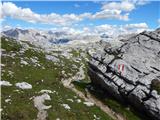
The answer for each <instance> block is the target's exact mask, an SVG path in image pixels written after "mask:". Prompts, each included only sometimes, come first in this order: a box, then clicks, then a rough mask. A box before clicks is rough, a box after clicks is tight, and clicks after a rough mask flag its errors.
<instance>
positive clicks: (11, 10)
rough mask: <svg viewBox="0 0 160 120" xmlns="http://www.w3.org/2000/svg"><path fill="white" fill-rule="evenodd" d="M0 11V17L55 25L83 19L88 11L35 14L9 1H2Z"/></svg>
mask: <svg viewBox="0 0 160 120" xmlns="http://www.w3.org/2000/svg"><path fill="white" fill-rule="evenodd" d="M1 9H2V13H1V17H2V18H3V17H5V16H10V17H12V18H14V19H21V20H24V21H27V22H32V23H37V22H40V23H46V24H56V25H68V24H71V23H74V22H78V21H81V20H83V19H84V18H85V17H86V15H88V13H84V14H80V15H75V14H64V15H59V14H56V13H51V14H37V13H34V12H33V11H32V10H31V9H29V8H21V7H17V6H16V5H15V4H13V3H11V2H4V3H3V5H2V6H1Z"/></svg>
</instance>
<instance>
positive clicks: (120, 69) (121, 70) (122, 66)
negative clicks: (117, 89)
mask: <svg viewBox="0 0 160 120" xmlns="http://www.w3.org/2000/svg"><path fill="white" fill-rule="evenodd" d="M118 72H120V74H122V73H123V72H124V64H118Z"/></svg>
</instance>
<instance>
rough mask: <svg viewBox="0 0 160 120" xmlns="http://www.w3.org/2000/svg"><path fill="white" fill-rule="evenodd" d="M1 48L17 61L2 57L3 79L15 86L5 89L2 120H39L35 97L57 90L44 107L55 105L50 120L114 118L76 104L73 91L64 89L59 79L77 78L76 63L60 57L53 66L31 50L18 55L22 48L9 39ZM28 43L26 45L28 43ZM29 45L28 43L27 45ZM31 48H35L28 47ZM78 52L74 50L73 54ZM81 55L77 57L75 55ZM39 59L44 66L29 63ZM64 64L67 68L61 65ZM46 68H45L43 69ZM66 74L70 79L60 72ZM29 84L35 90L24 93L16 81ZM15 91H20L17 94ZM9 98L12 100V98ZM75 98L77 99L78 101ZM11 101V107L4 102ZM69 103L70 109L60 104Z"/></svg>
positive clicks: (98, 110)
mask: <svg viewBox="0 0 160 120" xmlns="http://www.w3.org/2000/svg"><path fill="white" fill-rule="evenodd" d="M1 43H2V48H3V49H5V50H6V51H5V52H3V54H7V55H10V54H11V53H15V54H16V55H15V56H14V58H12V57H10V56H2V60H1V62H2V64H4V65H5V66H4V67H2V80H6V81H9V82H10V83H11V84H13V86H10V87H5V86H2V94H1V98H2V100H1V102H2V109H3V111H2V119H3V120H33V119H36V116H37V113H38V111H37V109H36V108H35V107H34V105H33V99H31V98H32V97H33V96H38V95H41V94H40V93H38V92H39V91H40V90H42V89H47V90H52V91H56V93H53V94H49V95H50V97H51V101H46V102H45V104H47V105H52V108H50V109H49V110H47V111H48V118H47V120H54V119H56V118H60V119H62V120H93V119H94V114H95V115H96V116H98V117H100V118H101V119H102V120H111V118H110V117H109V116H108V115H107V114H106V113H104V112H102V111H101V110H100V109H99V108H98V107H96V106H93V107H87V106H86V105H84V104H83V102H84V101H83V100H82V99H81V101H82V102H81V103H77V102H76V100H77V99H80V98H79V97H78V96H76V94H75V93H74V92H72V91H71V90H70V89H67V88H65V87H64V86H63V85H62V84H61V82H60V80H61V78H68V77H70V76H69V74H71V75H74V74H75V73H76V72H77V71H78V69H72V65H73V64H76V65H77V66H80V63H76V62H74V61H72V60H68V59H65V58H64V57H62V56H59V59H60V61H59V63H58V64H56V63H53V62H51V61H49V60H46V59H45V54H46V53H44V52H43V51H41V50H39V51H37V50H34V49H32V48H29V49H28V50H26V51H25V53H24V54H19V51H20V49H21V48H22V46H21V45H20V44H19V43H17V42H16V41H14V40H13V39H10V40H8V41H6V40H5V38H2V40H1ZM25 43H26V42H25ZM26 44H28V43H26ZM28 45H29V46H30V47H35V46H33V45H30V44H28ZM74 52H75V51H73V53H74ZM76 55H78V53H77V54H75V56H76ZM32 57H37V58H38V61H39V64H41V66H40V67H39V66H36V67H35V66H34V65H35V64H34V63H32V62H31V61H30V58H32ZM21 58H23V59H24V60H25V61H27V62H28V63H29V65H23V66H22V65H21V64H20V59H21ZM62 64H64V67H63V66H62ZM43 67H44V68H45V69H43ZM62 70H64V71H66V74H67V76H64V75H62V74H61V71H62ZM8 71H12V72H13V76H11V75H9V72H8ZM42 80H43V82H42ZM22 81H25V82H28V83H29V84H31V85H32V87H33V88H32V89H29V90H21V89H18V88H16V87H15V83H17V82H22ZM16 90H19V92H17V91H16ZM9 96H10V97H9ZM75 96H76V98H75ZM8 98H10V99H11V104H10V103H6V102H5V99H8ZM67 99H73V100H74V102H73V103H72V102H70V101H68V100H67ZM63 103H65V104H68V105H69V106H70V107H71V110H69V111H68V110H66V109H64V108H63V107H62V105H61V104H63Z"/></svg>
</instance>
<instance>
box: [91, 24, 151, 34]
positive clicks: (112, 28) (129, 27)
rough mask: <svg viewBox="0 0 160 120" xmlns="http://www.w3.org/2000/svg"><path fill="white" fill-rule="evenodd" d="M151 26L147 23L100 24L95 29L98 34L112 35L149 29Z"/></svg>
mask: <svg viewBox="0 0 160 120" xmlns="http://www.w3.org/2000/svg"><path fill="white" fill-rule="evenodd" d="M148 29H149V27H148V25H147V24H146V23H137V24H126V25H109V24H104V25H99V26H96V27H95V29H94V31H95V33H98V34H103V33H105V34H107V35H110V36H113V35H120V34H130V33H139V32H142V31H144V30H148Z"/></svg>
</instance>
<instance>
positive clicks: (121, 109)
mask: <svg viewBox="0 0 160 120" xmlns="http://www.w3.org/2000/svg"><path fill="white" fill-rule="evenodd" d="M72 83H73V84H74V85H75V87H76V88H77V89H78V90H80V91H82V92H84V93H85V94H86V91H85V89H87V90H88V91H89V92H90V93H91V94H92V95H94V96H95V97H96V98H97V99H99V100H100V101H102V102H103V103H104V104H105V105H107V106H108V107H109V108H111V109H112V110H113V111H114V112H116V113H119V114H121V115H123V116H124V117H125V118H126V119H127V120H150V119H149V118H148V117H146V115H145V114H144V113H142V112H138V111H136V110H135V109H134V108H133V107H132V106H130V105H129V104H128V103H127V102H119V101H117V100H116V99H115V98H114V97H113V96H112V95H110V94H109V93H107V92H106V91H105V90H103V89H101V88H100V87H99V86H95V85H93V84H91V83H87V82H84V81H74V82H72Z"/></svg>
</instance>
